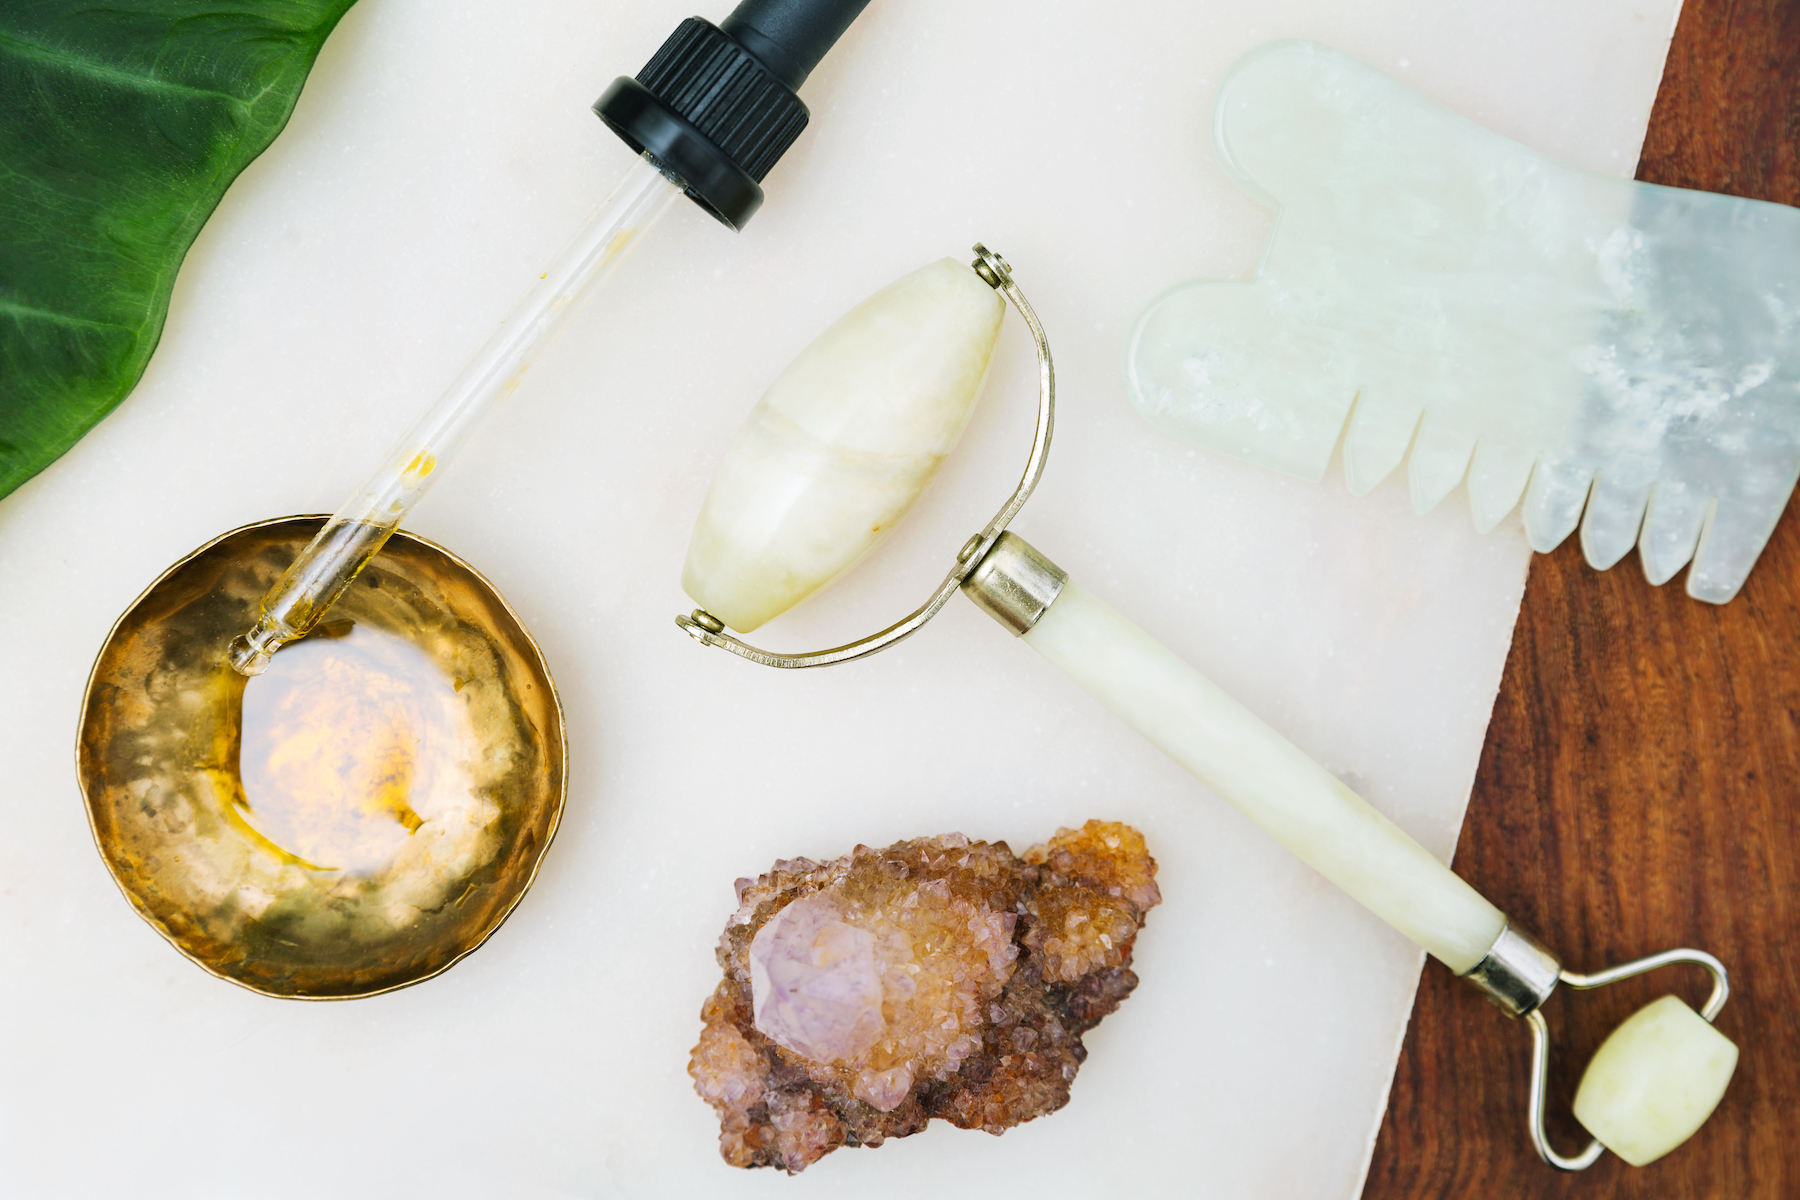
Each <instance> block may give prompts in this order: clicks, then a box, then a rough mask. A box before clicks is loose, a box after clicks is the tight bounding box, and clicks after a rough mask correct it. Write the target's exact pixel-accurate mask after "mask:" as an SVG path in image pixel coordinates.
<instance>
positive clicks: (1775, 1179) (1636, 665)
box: [1364, 0, 1800, 1200]
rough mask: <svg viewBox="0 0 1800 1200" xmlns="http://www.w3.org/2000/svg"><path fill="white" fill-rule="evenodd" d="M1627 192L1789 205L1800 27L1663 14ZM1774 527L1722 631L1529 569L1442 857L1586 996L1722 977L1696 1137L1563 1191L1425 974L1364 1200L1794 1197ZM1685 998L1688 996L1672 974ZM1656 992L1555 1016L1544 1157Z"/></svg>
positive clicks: (1743, 10) (1686, 986)
mask: <svg viewBox="0 0 1800 1200" xmlns="http://www.w3.org/2000/svg"><path fill="white" fill-rule="evenodd" d="M1638 178H1640V179H1643V180H1646V181H1649V182H1652V183H1663V184H1671V185H1675V186H1679V187H1690V188H1702V189H1705V190H1708V191H1720V192H1729V193H1732V194H1735V195H1740V196H1751V197H1756V198H1759V199H1764V200H1776V201H1780V202H1782V203H1786V204H1800V3H1795V2H1794V0H1687V4H1686V7H1685V8H1684V10H1683V12H1682V15H1681V20H1680V24H1679V26H1678V28H1677V31H1676V35H1675V42H1674V45H1673V47H1672V48H1671V50H1670V53H1669V60H1668V67H1667V70H1666V72H1665V74H1664V77H1663V82H1662V88H1661V91H1660V93H1659V94H1658V97H1657V101H1656V108H1655V111H1654V113H1653V115H1652V117H1651V120H1650V130H1649V135H1648V137H1647V139H1646V142H1645V146H1644V153H1643V158H1642V161H1641V163H1640V165H1639V171H1638ZM1793 510H1794V505H1793V504H1790V506H1789V511H1788V513H1787V514H1786V516H1784V517H1783V519H1782V522H1781V524H1780V526H1779V527H1778V528H1777V530H1776V533H1775V536H1774V538H1773V539H1772V540H1771V541H1770V543H1769V546H1768V549H1767V550H1766V551H1765V552H1764V554H1763V557H1762V561H1761V562H1760V563H1759V564H1758V565H1757V567H1756V570H1755V571H1754V572H1753V573H1752V575H1751V576H1750V581H1749V583H1748V585H1747V586H1746V587H1745V588H1744V591H1743V593H1742V595H1741V596H1740V597H1739V598H1738V599H1737V600H1735V601H1733V602H1732V603H1731V604H1729V605H1726V606H1725V607H1723V608H1714V607H1711V606H1708V605H1705V604H1701V603H1698V602H1696V601H1693V600H1690V599H1688V597H1687V596H1686V595H1685V594H1683V592H1682V591H1681V588H1680V583H1679V581H1677V582H1674V583H1670V584H1668V585H1667V586H1665V587H1662V588H1653V587H1650V586H1649V585H1648V584H1647V583H1645V581H1644V578H1643V575H1642V574H1641V573H1640V572H1639V571H1638V570H1637V568H1636V566H1635V564H1634V561H1633V560H1627V561H1626V562H1625V563H1622V564H1620V565H1619V566H1618V567H1616V568H1615V569H1613V570H1611V571H1608V572H1605V573H1599V572H1595V571H1593V570H1591V569H1590V568H1589V567H1588V566H1587V565H1586V564H1585V563H1584V562H1583V561H1582V559H1581V553H1580V550H1579V549H1578V547H1577V546H1576V545H1575V543H1574V540H1573V539H1571V540H1570V541H1569V542H1568V543H1565V544H1564V545H1563V547H1562V548H1561V549H1560V550H1558V551H1557V552H1556V553H1555V554H1552V555H1549V556H1546V557H1541V558H1539V559H1537V560H1536V561H1535V562H1534V563H1533V564H1532V569H1531V576H1530V580H1529V582H1528V584H1527V586H1526V591H1525V602H1524V607H1523V610H1522V611H1521V613H1520V615H1519V623H1518V626H1517V629H1516V631H1515V633H1514V637H1513V644H1512V651H1511V654H1510V656H1509V658H1508V660H1507V665H1506V676H1505V681H1504V682H1503V683H1502V685H1501V689H1500V697H1499V701H1498V703H1497V704H1496V706H1495V710H1494V718H1493V723H1492V725H1491V726H1490V727H1489V729H1488V736H1487V743H1486V746H1485V748H1484V750H1483V753H1482V760H1481V769H1480V773H1479V775H1478V777H1477V780H1476V784H1475V792H1474V797H1473V799H1472V800H1471V802H1470V805H1469V813H1468V818H1467V821H1466V822H1465V824H1464V826H1463V831H1462V837H1461V840H1460V842H1459V843H1458V845H1457V851H1456V866H1457V869H1458V870H1459V871H1460V872H1461V873H1462V874H1463V875H1465V876H1466V877H1467V878H1468V879H1469V880H1470V881H1471V882H1473V883H1474V884H1475V886H1476V887H1478V888H1480V889H1481V891H1482V892H1483V893H1484V894H1486V895H1488V896H1490V897H1491V898H1492V899H1493V900H1494V901H1495V903H1497V904H1499V905H1501V906H1502V907H1503V908H1505V909H1506V910H1507V911H1508V912H1510V913H1512V914H1513V915H1514V917H1515V918H1516V919H1517V920H1518V921H1520V923H1522V924H1524V925H1526V926H1528V927H1530V928H1532V929H1534V930H1536V931H1537V932H1538V933H1539V934H1541V935H1542V936H1543V937H1544V938H1545V939H1546V940H1547V941H1548V942H1550V943H1551V944H1552V945H1553V946H1555V947H1556V948H1558V949H1559V950H1560V951H1561V952H1562V953H1563V954H1564V955H1565V956H1566V958H1567V960H1568V961H1569V963H1570V965H1571V966H1572V967H1574V968H1575V969H1577V970H1593V969H1596V968H1598V967H1600V966H1603V965H1606V964H1608V963H1612V962H1616V961H1620V960H1623V959H1629V958H1633V957H1636V956H1638V955H1641V954H1645V953H1650V952H1652V951H1655V950H1659V949H1662V948H1664V947H1668V946H1676V945H1686V946H1694V947H1699V948H1702V949H1707V950H1711V951H1712V952H1714V953H1715V954H1717V955H1719V956H1720V957H1721V958H1722V959H1724V961H1725V963H1726V965H1727V967H1728V968H1729V969H1730V971H1731V978H1732V984H1733V989H1734V990H1733V994H1732V998H1731V1002H1730V1003H1729V1004H1728V1005H1727V1006H1726V1008H1725V1011H1724V1013H1723V1014H1721V1016H1720V1018H1719V1027H1720V1028H1721V1029H1722V1030H1723V1031H1724V1032H1725V1033H1726V1034H1727V1036H1729V1037H1731V1038H1732V1039H1733V1040H1734V1041H1736V1042H1737V1043H1738V1045H1739V1046H1740V1047H1741V1048H1742V1049H1743V1058H1742V1060H1741V1065H1740V1066H1739V1068H1738V1073H1737V1077H1736V1079H1735V1080H1734V1081H1733V1082H1732V1085H1731V1088H1730V1090H1729V1091H1728V1092H1727V1093H1726V1096H1725V1100H1724V1102H1723V1103H1722V1104H1721V1105H1720V1108H1719V1110H1718V1112H1717V1113H1715V1114H1714V1116H1713V1119H1712V1121H1711V1122H1710V1123H1708V1124H1707V1125H1706V1126H1705V1127H1704V1128H1703V1129H1702V1130H1701V1131H1700V1133H1699V1134H1698V1135H1697V1136H1696V1137H1695V1138H1694V1140H1693V1141H1691V1142H1689V1143H1688V1144H1687V1145H1686V1146H1683V1147H1682V1148H1681V1149H1679V1150H1677V1151H1675V1153H1673V1154H1672V1155H1670V1156H1669V1157H1668V1158H1666V1159H1664V1160H1662V1161H1661V1162H1659V1163H1656V1164H1653V1165H1652V1166H1650V1167H1648V1168H1645V1169H1642V1170H1638V1169H1634V1168H1631V1167H1628V1166H1626V1165H1625V1164H1624V1163H1622V1162H1620V1161H1619V1160H1618V1159H1616V1158H1613V1157H1612V1156H1610V1155H1609V1156H1607V1157H1606V1158H1604V1159H1602V1161H1601V1162H1600V1163H1599V1164H1598V1165H1596V1166H1595V1167H1593V1168H1592V1169H1590V1170H1589V1171H1587V1172H1584V1173H1582V1174H1580V1175H1577V1176H1572V1177H1571V1176H1563V1175H1560V1174H1559V1173H1557V1172H1555V1171H1553V1170H1551V1169H1550V1168H1549V1167H1547V1166H1545V1165H1544V1164H1542V1163H1541V1162H1539V1161H1538V1159H1537V1158H1536V1156H1535V1155H1534V1154H1533V1153H1532V1150H1531V1146H1530V1144H1529V1143H1528V1142H1527V1140H1526V1136H1525V1129H1524V1112H1525V1100H1526V1071H1527V1063H1528V1057H1527V1052H1528V1048H1529V1037H1528V1035H1527V1032H1526V1030H1525V1029H1524V1027H1523V1026H1520V1025H1515V1024H1512V1023H1510V1022H1508V1021H1507V1020H1505V1018H1503V1017H1501V1016H1500V1015H1499V1013H1498V1012H1496V1011H1495V1010H1494V1009H1492V1008H1490V1007H1489V1006H1488V1005H1487V1004H1486V1003H1485V1002H1483V1001H1482V1000H1481V999H1480V998H1479V997H1478V996H1477V995H1476V994H1475V993H1474V991H1473V990H1472V989H1470V988H1468V987H1465V986H1464V985H1462V984H1460V983H1458V982H1456V981H1455V980H1454V979H1452V978H1451V977H1450V976H1449V974H1448V973H1447V972H1445V971H1444V970H1443V969H1442V968H1440V967H1437V966H1435V965H1431V966H1428V967H1427V968H1426V971H1425V977H1424V979H1423V981H1422V984H1421V986H1420V990H1419V997H1418V1002H1417V1006H1416V1008H1415V1009H1414V1015H1413V1020H1412V1024H1411V1026H1410V1028H1409V1030H1408V1033H1407V1037H1406V1044H1405V1048H1404V1050H1403V1052H1402V1054H1401V1056H1400V1063H1399V1067H1398V1071H1397V1074H1396V1076H1395V1080H1394V1088H1393V1092H1392V1094H1391V1096H1390V1099H1389V1106H1388V1113H1387V1117H1386V1119H1385V1121H1384V1122H1383V1124H1382V1128H1381V1134H1380V1137H1379V1140H1378V1142H1377V1144H1376V1148H1375V1156H1374V1161H1373V1163H1372V1165H1371V1167H1370V1171H1369V1178H1368V1183H1367V1185H1366V1188H1365V1191H1364V1196H1365V1200H1399V1198H1401V1197H1416V1196H1432V1197H1460V1196H1470V1197H1474V1196H1481V1197H1490V1196H1531V1197H1533V1198H1534V1200H1550V1198H1552V1197H1560V1196H1570V1197H1596V1196H1607V1197H1618V1198H1620V1200H1625V1198H1630V1197H1640V1196H1641V1197H1656V1198H1657V1200H1682V1198H1686V1197H1701V1196H1708V1197H1710V1196H1730V1197H1734V1198H1742V1197H1787V1196H1792V1195H1795V1194H1796V1193H1797V1190H1800V1138H1796V1137H1795V1136H1794V1134H1793V1132H1792V1130H1791V1128H1790V1127H1789V1125H1790V1120H1789V1118H1790V1114H1791V1113H1792V1112H1793V1111H1794V1109H1795V1108H1796V1107H1797V1106H1800V1071H1796V1062H1797V1061H1800V1022H1796V1019H1795V1015H1794V1014H1795V1012H1796V1010H1797V1009H1800V970H1797V969H1796V965H1795V963H1796V960H1795V958H1794V952H1793V949H1792V947H1791V944H1790V937H1791V935H1792V934H1793V932H1794V931H1795V929H1796V918H1797V916H1800V911H1797V910H1800V904H1797V903H1796V879H1795V875H1796V869H1795V859H1796V856H1797V855H1800V822H1797V820H1796V813H1797V812H1800V772H1797V771H1796V767H1797V766H1800V636H1797V635H1800V518H1797V517H1796V514H1795V512H1794V511H1793ZM1692 975H1696V976H1697V975H1700V972H1698V971H1695V972H1692ZM1671 988H1674V989H1676V990H1678V991H1680V992H1681V994H1683V995H1685V996H1686V997H1688V999H1689V1000H1690V1002H1692V1003H1695V1004H1698V1002H1699V1000H1700V999H1701V998H1702V997H1703V996H1704V995H1705V987H1704V978H1703V977H1702V978H1692V977H1690V975H1689V974H1687V973H1685V972H1683V971H1681V970H1678V969H1676V970H1670V971H1668V972H1664V973H1659V974H1658V975H1656V976H1653V977H1650V978H1647V979H1641V980H1636V981H1632V982H1631V983H1629V984H1622V985H1619V986H1618V987H1616V988H1612V989H1608V990H1607V991H1605V992H1600V993H1587V994H1581V995H1574V996H1571V995H1568V994H1558V995H1557V996H1554V997H1552V999H1551V1001H1550V1003H1549V1004H1548V1006H1547V1007H1546V1013H1547V1015H1548V1017H1549V1020H1550V1023H1551V1026H1552V1029H1553V1031H1554V1033H1555V1035H1556V1037H1557V1050H1556V1053H1557V1056H1558V1057H1557V1058H1556V1060H1555V1066H1554V1067H1553V1078H1552V1088H1551V1094H1550V1102H1551V1116H1552V1119H1551V1122H1550V1129H1551V1131H1552V1136H1553V1137H1554V1139H1555V1141H1556V1144H1557V1145H1558V1146H1559V1147H1561V1149H1562V1151H1563V1152H1564V1153H1565V1154H1567V1153H1573V1152H1574V1151H1575V1150H1576V1149H1577V1148H1579V1146H1581V1145H1582V1144H1584V1143H1585V1140H1586V1136H1585V1134H1583V1133H1582V1131H1581V1130H1580V1128H1579V1127H1578V1126H1577V1125H1576V1124H1575V1122H1574V1121H1573V1119H1572V1118H1571V1117H1569V1115H1568V1108H1569V1102H1570V1099H1571V1097H1572V1095H1573V1091H1574V1086H1575V1083H1576V1081H1577V1080H1578V1079H1579V1076H1580V1070H1581V1066H1582V1064H1584V1063H1585V1062H1586V1061H1587V1057H1588V1055H1589V1054H1591V1053H1592V1051H1593V1050H1594V1049H1595V1048H1596V1047H1597V1046H1598V1044H1599V1042H1600V1040H1601V1039H1602V1038H1603V1037H1604V1036H1605V1034H1606V1033H1607V1032H1608V1031H1609V1030H1610V1029H1611V1028H1612V1027H1613V1025H1614V1024H1615V1023H1616V1022H1617V1021H1619V1020H1620V1019H1622V1018H1623V1017H1624V1016H1626V1015H1627V1014H1628V1013H1629V1012H1631V1011H1633V1010H1634V1009H1636V1008H1637V1007H1638V1006H1639V1005H1641V1004H1643V1003H1645V1002H1647V1001H1648V1000H1649V999H1651V998H1652V997H1653V996H1655V995H1657V994H1660V993H1661V992H1664V991H1667V990H1670V989H1671Z"/></svg>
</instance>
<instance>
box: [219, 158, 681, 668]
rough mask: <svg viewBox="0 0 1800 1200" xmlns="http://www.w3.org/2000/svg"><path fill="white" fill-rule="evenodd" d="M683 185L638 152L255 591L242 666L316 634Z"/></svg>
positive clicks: (239, 657) (235, 650) (263, 663)
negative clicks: (264, 589) (262, 591)
mask: <svg viewBox="0 0 1800 1200" xmlns="http://www.w3.org/2000/svg"><path fill="white" fill-rule="evenodd" d="M684 187H685V185H684V184H683V183H682V181H681V180H680V179H679V178H674V177H672V176H671V175H669V174H667V173H665V172H664V171H663V169H662V167H661V166H660V165H659V164H658V163H657V161H656V160H655V159H654V158H652V157H651V156H650V155H649V154H643V155H641V156H640V157H639V159H638V161H637V162H636V163H635V164H633V166H632V168H631V170H630V171H629V172H627V174H626V175H625V178H623V179H622V180H620V181H619V184H618V186H617V187H615V188H613V190H612V192H611V194H609V195H608V196H607V197H606V199H604V200H602V201H601V202H600V203H599V205H598V206H596V207H595V209H594V211H593V212H592V213H590V214H589V215H588V218H587V220H586V221H584V222H583V223H582V226H581V228H580V229H579V230H577V231H576V233H575V236H574V237H573V238H571V239H569V243H568V245H566V246H564V247H563V249H562V251H561V253H559V254H558V255H557V256H556V258H555V259H554V260H553V261H552V262H551V263H550V265H549V266H548V267H547V268H545V270H544V273H543V274H542V275H540V276H539V277H538V280H537V282H536V283H535V284H534V285H533V286H532V287H531V290H530V291H528V292H526V293H525V295H524V296H523V297H522V298H521V299H520V300H519V302H518V304H516V305H514V306H513V310H512V312H511V313H509V314H508V315H507V316H506V318H505V319H504V320H502V321H501V322H500V324H499V326H498V327H497V328H496V329H495V330H494V332H493V333H492V334H490V335H489V337H488V340H487V341H486V342H485V343H484V344H483V345H482V347H481V349H479V350H477V351H476V352H475V353H474V355H472V356H471V357H470V358H469V360H468V362H466V363H464V364H463V368H462V370H461V371H459V372H457V375H456V378H455V379H453V380H452V381H451V383H450V386H449V387H448V388H446V389H444V393H443V395H442V396H440V397H438V400H437V403H435V404H433V405H432V406H431V407H430V408H429V409H427V410H426V411H425V413H424V415H423V416H421V417H420V418H419V419H418V420H417V421H415V422H414V423H413V426H412V428H411V429H408V430H407V431H406V432H405V433H404V434H402V435H401V437H400V440H399V441H398V442H396V443H395V445H394V448H393V449H392V450H391V451H389V452H388V454H387V456H386V457H384V458H383V459H382V460H381V463H380V465H379V466H377V467H376V468H375V470H374V471H372V472H370V474H369V477H368V478H367V479H365V480H363V482H362V485H361V486H360V487H358V488H357V489H356V490H355V491H354V492H352V493H351V494H350V499H348V500H347V501H345V502H344V505H343V507H341V508H339V509H338V510H337V512H335V513H333V514H332V516H331V519H330V520H328V521H326V522H325V526H324V528H322V529H320V530H319V532H318V535H317V536H316V537H314V538H313V540H312V542H311V543H310V544H309V545H308V546H307V547H306V549H304V550H302V551H301V552H300V556H299V557H298V558H296V559H295V560H294V561H293V563H292V564H291V565H290V566H289V567H288V569H287V571H286V573H285V574H283V575H282V577H281V578H280V579H279V580H277V581H276V583H275V586H274V587H272V588H270V589H269V592H268V594H267V595H265V596H264V597H263V598H262V605H261V608H260V610H259V612H258V615H257V622H256V625H255V627H254V628H252V629H251V630H250V631H249V632H248V633H246V634H244V635H242V636H240V637H238V638H237V639H236V640H234V641H233V642H232V643H231V649H230V651H229V653H228V657H229V659H230V661H231V665H232V666H233V667H235V668H236V669H237V671H238V672H239V673H240V674H243V675H260V674H262V672H263V669H264V668H266V667H267V666H268V665H269V657H270V656H271V655H272V654H274V653H275V651H276V650H278V649H280V648H281V647H282V646H284V645H286V644H287V643H288V642H291V641H294V640H295V639H297V638H302V637H305V636H306V635H307V634H308V633H311V632H312V630H313V627H314V626H316V625H317V624H318V623H319V620H320V618H321V617H323V616H324V614H325V612H326V610H328V609H329V608H330V607H331V606H332V605H333V604H335V603H336V602H337V598H338V597H339V596H341V595H342V594H343V592H344V589H345V588H347V587H349V586H350V584H351V582H352V581H353V580H355V578H356V576H357V575H358V573H360V572H361V571H362V569H363V567H365V566H367V565H368V562H369V560H370V559H372V558H374V557H375V555H376V554H378V553H379V552H380V550H381V547H382V546H383V544H385V543H386V542H387V540H388V537H389V536H390V535H392V534H393V532H394V530H396V529H398V528H399V527H400V522H401V521H403V520H405V519H406V515H407V514H408V513H410V512H411V511H412V509H413V505H415V504H417V503H418V502H419V500H420V498H421V497H423V496H424V495H425V493H426V492H427V491H429V490H430V489H431V485H432V484H433V483H435V482H437V480H438V477H439V474H440V472H441V471H442V469H443V468H444V467H445V466H446V465H447V464H448V463H449V462H450V460H451V458H453V457H454V456H455V454H456V452H457V451H458V450H460V449H462V447H463V445H464V444H465V443H466V442H467V441H468V438H469V432H470V431H471V430H472V429H473V428H474V427H475V425H476V424H477V423H478V422H479V421H480V419H481V418H482V417H483V416H485V415H487V414H488V413H489V412H491V411H493V410H494V409H495V408H496V407H498V406H499V404H500V402H501V401H502V400H504V399H506V398H507V397H508V396H510V395H512V393H513V390H514V389H515V388H517V387H518V386H519V381H520V380H521V379H523V378H524V376H525V372H526V371H527V370H529V369H530V368H531V365H532V364H533V363H535V362H536V361H537V360H538V358H539V356H540V355H542V354H543V352H544V351H545V350H548V349H549V348H550V346H551V344H552V343H553V342H555V341H556V339H557V337H558V336H560V335H561V334H562V331H563V330H564V329H566V328H568V325H569V322H570V321H571V320H572V319H573V318H574V316H575V314H576V313H577V312H579V311H580V309H581V307H582V305H583V303H584V302H585V301H586V300H587V299H588V298H589V297H590V296H592V295H593V294H594V292H595V291H596V290H597V289H598V288H599V285H600V284H601V283H602V282H603V281H605V279H606V277H607V276H608V275H611V274H612V272H613V271H614V270H615V269H617V267H618V265H619V264H620V263H621V262H623V261H624V259H625V256H626V255H628V254H630V253H631V251H632V249H633V248H634V247H635V246H636V245H637V244H638V242H639V241H641V240H642V239H643V236H644V234H645V232H646V231H648V230H649V228H650V226H651V225H653V224H655V223H656V219H657V218H658V217H660V216H662V214H663V213H664V212H666V211H668V208H669V204H670V202H671V201H672V200H674V199H675V197H677V196H679V195H681V193H682V190H683V188H684Z"/></svg>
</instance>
